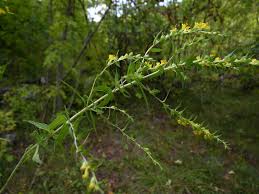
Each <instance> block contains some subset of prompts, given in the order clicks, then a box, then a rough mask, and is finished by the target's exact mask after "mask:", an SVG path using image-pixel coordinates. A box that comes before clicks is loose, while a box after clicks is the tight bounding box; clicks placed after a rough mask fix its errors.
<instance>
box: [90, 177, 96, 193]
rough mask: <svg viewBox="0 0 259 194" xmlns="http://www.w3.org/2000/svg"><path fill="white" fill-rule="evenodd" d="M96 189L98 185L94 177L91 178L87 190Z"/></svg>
mask: <svg viewBox="0 0 259 194" xmlns="http://www.w3.org/2000/svg"><path fill="white" fill-rule="evenodd" d="M97 189H98V185H97V184H96V179H95V177H92V178H91V180H90V183H89V185H88V190H89V191H92V190H97Z"/></svg>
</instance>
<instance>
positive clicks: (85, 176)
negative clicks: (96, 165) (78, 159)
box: [82, 166, 90, 179]
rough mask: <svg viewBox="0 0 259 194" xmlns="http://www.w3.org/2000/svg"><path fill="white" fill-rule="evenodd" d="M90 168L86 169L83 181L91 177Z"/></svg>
mask: <svg viewBox="0 0 259 194" xmlns="http://www.w3.org/2000/svg"><path fill="white" fill-rule="evenodd" d="M89 168H90V167H89V166H88V167H87V168H86V169H85V172H84V174H83V175H82V178H83V179H87V178H88V177H89Z"/></svg>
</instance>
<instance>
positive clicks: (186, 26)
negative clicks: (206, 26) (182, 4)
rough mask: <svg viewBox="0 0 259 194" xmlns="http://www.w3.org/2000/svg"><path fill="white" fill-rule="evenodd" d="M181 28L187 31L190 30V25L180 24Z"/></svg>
mask: <svg viewBox="0 0 259 194" xmlns="http://www.w3.org/2000/svg"><path fill="white" fill-rule="evenodd" d="M182 30H183V31H185V32H188V31H189V30H190V26H189V25H188V24H182Z"/></svg>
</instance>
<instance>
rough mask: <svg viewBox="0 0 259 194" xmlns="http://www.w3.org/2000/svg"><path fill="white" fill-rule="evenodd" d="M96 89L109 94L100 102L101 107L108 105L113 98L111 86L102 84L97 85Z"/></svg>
mask: <svg viewBox="0 0 259 194" xmlns="http://www.w3.org/2000/svg"><path fill="white" fill-rule="evenodd" d="M95 90H96V91H101V92H104V93H106V94H107V95H108V96H107V97H106V98H104V99H103V101H102V102H100V104H99V105H98V106H99V107H102V106H105V105H107V104H108V103H109V102H110V101H111V100H112V99H113V93H112V89H111V88H109V87H108V86H105V85H102V86H99V87H96V88H95Z"/></svg>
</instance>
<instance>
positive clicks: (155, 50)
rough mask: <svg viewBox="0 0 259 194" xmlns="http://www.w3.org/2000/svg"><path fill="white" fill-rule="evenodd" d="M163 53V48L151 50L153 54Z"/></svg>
mask: <svg viewBox="0 0 259 194" xmlns="http://www.w3.org/2000/svg"><path fill="white" fill-rule="evenodd" d="M161 51H162V49H161V48H152V49H151V50H150V52H152V53H160V52H161Z"/></svg>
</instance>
